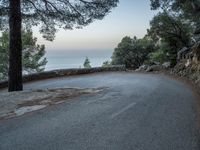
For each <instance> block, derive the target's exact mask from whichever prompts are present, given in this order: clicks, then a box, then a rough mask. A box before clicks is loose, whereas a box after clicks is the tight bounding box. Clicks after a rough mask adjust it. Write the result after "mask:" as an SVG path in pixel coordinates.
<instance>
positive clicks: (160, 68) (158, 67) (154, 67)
mask: <svg viewBox="0 0 200 150" xmlns="http://www.w3.org/2000/svg"><path fill="white" fill-rule="evenodd" d="M163 69H164V68H163V66H162V65H152V66H149V67H148V68H147V70H146V72H152V71H161V70H163Z"/></svg>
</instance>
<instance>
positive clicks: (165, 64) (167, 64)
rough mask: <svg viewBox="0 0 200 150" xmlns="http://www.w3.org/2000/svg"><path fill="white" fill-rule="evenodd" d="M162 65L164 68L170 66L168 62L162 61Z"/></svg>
mask: <svg viewBox="0 0 200 150" xmlns="http://www.w3.org/2000/svg"><path fill="white" fill-rule="evenodd" d="M162 66H163V67H164V68H165V69H169V68H170V67H171V63H170V62H164V63H163V64H162Z"/></svg>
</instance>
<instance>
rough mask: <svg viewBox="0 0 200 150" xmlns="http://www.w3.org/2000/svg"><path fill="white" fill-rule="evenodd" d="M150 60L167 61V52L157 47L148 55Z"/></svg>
mask: <svg viewBox="0 0 200 150" xmlns="http://www.w3.org/2000/svg"><path fill="white" fill-rule="evenodd" d="M149 59H150V62H160V63H164V62H166V61H168V57H167V53H166V51H165V50H163V49H159V50H157V51H155V52H153V53H151V54H150V55H149Z"/></svg>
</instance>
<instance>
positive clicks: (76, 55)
mask: <svg viewBox="0 0 200 150" xmlns="http://www.w3.org/2000/svg"><path fill="white" fill-rule="evenodd" d="M112 53H113V50H102V51H101V50H74V51H56V50H55V51H48V50H47V53H46V58H47V60H48V63H47V65H46V68H45V70H46V71H48V70H54V69H67V68H83V62H84V60H85V58H86V56H87V57H88V58H89V60H90V62H91V65H92V67H100V66H102V64H103V62H105V61H107V60H111V56H112Z"/></svg>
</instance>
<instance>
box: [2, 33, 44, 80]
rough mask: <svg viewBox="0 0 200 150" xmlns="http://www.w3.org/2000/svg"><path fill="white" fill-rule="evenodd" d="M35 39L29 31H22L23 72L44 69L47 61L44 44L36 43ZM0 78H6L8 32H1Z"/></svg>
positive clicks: (34, 71) (27, 72)
mask: <svg viewBox="0 0 200 150" xmlns="http://www.w3.org/2000/svg"><path fill="white" fill-rule="evenodd" d="M36 42H37V39H36V38H34V37H33V33H32V32H31V31H23V32H22V68H23V73H24V74H29V73H36V72H41V71H44V69H45V65H46V63H47V60H46V58H45V57H44V55H45V46H44V45H38V44H36ZM0 43H1V44H0V79H1V80H2V79H7V78H8V68H9V64H8V63H9V58H8V52H9V34H8V32H3V33H2V37H1V38H0Z"/></svg>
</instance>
